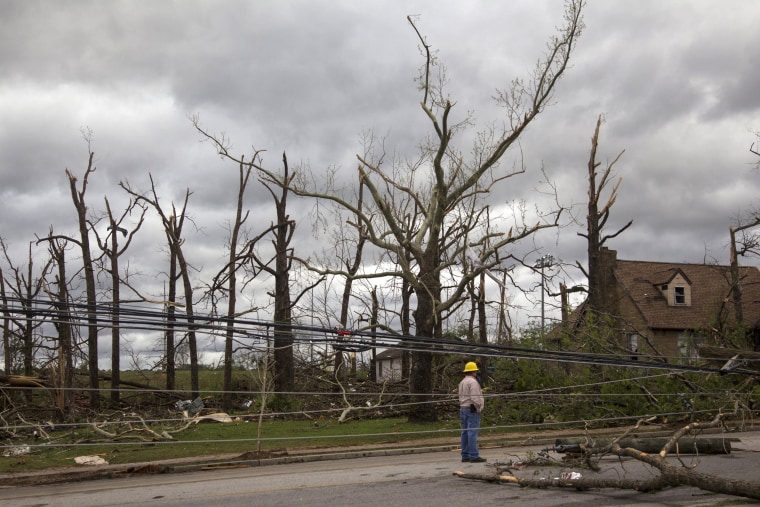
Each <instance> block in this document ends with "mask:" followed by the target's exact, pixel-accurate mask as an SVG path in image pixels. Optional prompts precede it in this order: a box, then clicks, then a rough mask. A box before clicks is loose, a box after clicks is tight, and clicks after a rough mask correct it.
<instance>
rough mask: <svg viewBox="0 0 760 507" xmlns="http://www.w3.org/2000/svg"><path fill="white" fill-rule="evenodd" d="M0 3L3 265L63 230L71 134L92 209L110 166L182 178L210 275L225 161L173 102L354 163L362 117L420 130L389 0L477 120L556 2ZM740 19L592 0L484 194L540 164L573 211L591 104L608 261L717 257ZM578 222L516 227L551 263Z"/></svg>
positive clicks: (556, 19)
mask: <svg viewBox="0 0 760 507" xmlns="http://www.w3.org/2000/svg"><path fill="white" fill-rule="evenodd" d="M0 5H1V6H2V12H3V14H2V16H1V17H0V68H2V73H0V111H2V119H3V121H2V124H0V189H2V199H1V200H0V236H2V237H3V238H4V239H5V240H6V242H7V243H8V244H9V245H10V247H11V252H13V254H14V255H21V257H17V261H16V262H17V263H19V264H22V263H24V262H25V260H24V256H23V252H24V251H25V249H26V248H27V246H28V242H29V241H30V240H33V239H34V235H35V234H38V235H45V234H46V233H47V231H48V229H49V228H50V226H51V225H52V226H53V227H54V228H55V230H56V231H57V232H60V233H68V234H74V233H75V231H76V226H75V214H74V209H73V205H72V202H71V198H70V196H69V194H68V182H67V179H66V177H65V173H64V170H65V169H66V168H68V169H70V170H71V171H72V172H73V173H74V174H76V175H82V174H83V172H84V169H85V167H86V162H87V150H88V146H87V143H86V142H85V141H84V139H83V136H82V131H83V130H89V131H90V132H91V133H92V136H91V145H90V146H91V148H92V150H93V151H94V152H95V162H96V166H97V168H98V169H97V172H96V173H95V174H94V175H93V176H92V177H91V181H90V186H89V187H88V190H87V200H88V203H89V206H90V208H91V210H92V211H93V212H98V211H99V210H102V209H103V208H104V206H103V198H104V196H108V198H109V201H111V205H112V207H113V208H115V209H121V208H120V206H123V205H124V203H125V202H126V196H125V195H124V193H123V192H122V191H120V189H119V188H118V186H117V184H118V182H119V181H123V180H128V181H129V182H130V183H131V184H132V185H133V186H135V187H137V188H142V189H145V188H147V184H148V174H149V173H150V174H152V175H153V176H154V178H155V180H156V181H157V183H158V186H159V191H160V193H161V196H162V198H163V199H165V200H166V202H169V201H171V200H175V201H179V200H180V199H181V196H182V194H183V193H184V191H185V189H187V188H190V190H191V191H192V192H193V196H192V198H191V201H190V206H189V210H190V214H191V215H192V216H193V217H194V219H195V220H196V222H197V224H198V225H199V227H200V228H201V232H200V233H198V234H195V233H193V235H192V237H191V238H188V242H190V241H193V242H195V243H194V244H195V245H198V247H196V248H193V250H192V251H193V255H195V258H194V259H192V261H193V262H194V263H195V264H196V265H201V266H203V267H204V268H206V269H208V270H209V271H216V270H217V269H219V266H221V262H220V261H219V259H221V256H222V255H223V251H222V249H221V246H219V247H218V248H217V245H218V244H219V238H222V240H223V238H224V236H225V235H226V231H225V227H226V223H227V222H228V220H229V219H230V218H231V217H232V216H233V215H232V214H233V211H234V208H233V200H234V198H235V189H236V184H237V173H236V170H237V168H236V167H235V166H234V165H230V163H229V162H225V161H223V160H221V159H220V158H219V157H218V156H216V154H215V152H214V149H213V147H212V146H210V145H209V144H208V143H201V142H200V140H201V139H200V136H199V135H198V133H197V132H196V131H195V130H194V129H193V127H192V124H191V123H190V120H189V117H190V116H191V115H196V114H197V115H199V116H200V120H201V123H202V124H203V126H204V127H205V128H207V129H208V130H209V131H212V132H217V133H221V132H224V133H225V135H226V136H227V137H228V138H229V139H230V140H231V141H232V144H233V146H234V149H233V152H234V153H235V154H248V153H250V152H251V149H252V148H256V149H264V150H267V151H266V154H265V157H264V163H265V165H267V166H268V167H270V168H272V169H278V168H279V167H280V158H281V154H282V152H283V151H286V152H287V154H288V158H289V160H290V162H291V165H292V166H293V167H296V166H307V167H309V168H310V169H311V170H312V171H314V172H315V173H317V174H320V173H321V172H325V171H326V170H327V168H328V167H338V168H350V169H351V170H353V168H355V166H356V154H357V153H360V152H361V143H360V134H361V133H362V132H365V131H368V130H372V131H374V132H376V133H377V134H378V135H381V136H386V137H387V138H386V147H387V148H388V149H390V150H393V151H395V152H397V153H400V154H410V155H412V154H413V150H414V147H415V145H416V144H417V143H418V142H420V141H421V140H422V138H423V137H424V136H426V135H428V134H429V133H430V130H429V128H428V124H427V123H426V121H425V117H424V115H423V113H422V112H421V110H420V108H419V101H420V96H419V94H418V92H417V89H416V86H415V83H414V81H413V80H414V78H415V77H416V75H417V72H418V68H419V66H420V65H421V64H422V63H423V60H422V57H421V56H420V53H419V51H418V41H417V38H416V34H415V33H414V31H413V30H412V28H411V27H410V25H409V23H408V22H407V20H406V16H407V15H410V14H411V15H417V16H419V17H418V18H416V19H417V24H418V27H419V29H420V31H421V32H422V33H423V34H424V35H425V36H426V37H427V40H428V42H429V43H430V44H431V45H432V48H433V49H434V50H436V51H438V57H439V58H440V60H441V61H442V62H443V63H444V64H445V65H446V67H447V70H448V77H449V89H448V94H449V96H450V97H451V99H452V100H453V101H455V102H456V107H455V109H454V114H455V115H458V117H459V118H463V117H464V115H466V114H467V112H472V114H473V116H474V118H475V119H476V120H478V121H479V122H480V125H481V126H486V125H487V124H488V122H491V121H493V120H495V119H498V114H499V113H500V110H498V109H497V108H494V105H493V100H492V97H493V96H494V94H495V90H496V89H497V88H500V89H504V88H507V87H508V85H509V83H510V82H511V80H512V79H514V78H519V77H526V76H527V75H528V73H529V71H530V70H531V68H532V66H533V65H534V63H535V61H536V60H537V59H538V58H539V57H540V56H541V55H542V52H543V50H544V49H545V44H546V41H547V40H548V38H549V37H550V36H551V35H553V34H554V33H555V31H554V27H555V26H558V25H560V24H561V23H562V12H563V3H562V2H561V1H560V0H512V1H503V2H493V1H487V0H482V1H476V0H473V1H467V2H462V1H448V0H429V1H428V0H410V1H404V2H400V1H379V0H362V1H353V0H346V1H338V0H329V1H328V0H310V1H306V0H304V1H291V0H271V1H270V0H256V1H225V0H214V1H211V0H207V1H194V0H182V1H174V2H170V1H151V2H147V1H145V2H138V1H104V0H97V1H79V0H67V1H66V2H58V1H36V0H2V1H0ZM758 21H760V3H758V2H756V1H754V0H722V1H720V2H718V1H706V0H684V1H676V0H668V1H663V0H637V1H635V2H631V1H627V0H604V1H601V0H590V1H589V3H588V6H587V8H586V11H585V23H586V30H585V32H584V34H583V36H582V38H581V39H580V43H579V45H578V46H577V49H576V52H575V54H574V55H573V57H572V59H571V64H572V68H570V69H569V71H568V72H567V74H566V76H565V78H564V79H563V80H562V81H561V84H560V86H559V88H558V89H557V91H556V95H555V97H554V103H553V105H552V106H551V107H549V108H548V109H547V110H546V111H545V112H544V113H543V114H541V115H540V116H539V117H538V119H537V120H536V121H535V122H534V123H533V124H532V125H531V127H530V129H529V130H528V132H527V133H526V135H525V136H524V138H523V140H522V145H521V146H522V153H521V156H522V157H523V159H524V163H525V164H526V168H527V172H526V174H524V175H521V176H519V177H517V178H514V179H513V180H512V181H510V183H509V185H508V186H506V187H504V188H503V189H502V190H501V191H502V192H506V193H505V195H503V196H501V199H502V202H509V201H515V200H526V201H527V202H533V201H535V200H538V199H539V196H538V195H537V194H536V192H535V190H534V189H535V188H537V187H538V186H539V185H540V182H541V181H542V179H543V176H542V174H541V168H542V167H543V168H544V170H545V172H546V174H547V175H548V177H549V179H550V180H551V181H553V182H554V183H556V185H557V189H558V191H559V197H560V200H561V202H562V203H563V204H564V205H574V206H577V208H576V211H577V212H578V213H579V216H580V218H581V220H582V219H583V217H584V214H583V208H582V206H583V205H584V204H585V202H586V184H587V183H586V175H587V173H586V164H587V161H588V153H589V148H590V139H591V136H592V134H593V129H594V125H595V122H596V119H597V116H598V115H599V114H603V115H604V118H605V123H604V125H603V127H602V133H601V140H600V147H599V156H598V159H599V160H600V161H601V162H603V163H606V162H607V161H608V160H610V159H612V158H614V157H615V156H617V154H618V153H619V152H620V151H622V150H625V154H624V155H623V157H622V158H621V160H620V162H619V163H618V164H617V166H616V168H617V171H616V174H617V175H619V176H621V177H622V178H623V183H622V185H621V187H620V190H619V198H618V202H617V203H616V204H615V206H614V208H613V212H612V218H611V224H610V226H609V230H610V231H613V230H615V228H616V227H619V226H620V225H622V224H625V223H626V222H627V221H629V220H634V224H633V226H632V227H631V228H630V229H629V230H627V231H626V232H625V233H624V234H622V235H621V236H620V237H618V238H615V239H614V240H612V241H611V242H610V243H609V245H608V246H610V247H611V248H614V249H616V250H617V251H618V256H619V258H623V259H632V260H634V259H635V260H653V261H674V262H696V263H699V262H703V261H704V260H707V261H709V262H715V261H717V262H719V263H722V264H725V263H727V262H728V253H727V252H728V250H727V243H728V227H729V225H730V224H731V223H732V220H733V219H735V218H736V216H737V215H738V214H740V213H742V211H744V210H747V209H748V208H750V207H752V206H754V205H756V199H757V196H758V195H759V194H758V189H759V188H760V174H758V172H757V171H755V170H753V167H754V166H753V164H754V162H755V160H756V158H755V157H754V156H753V155H752V154H751V153H750V152H749V147H750V145H751V144H752V143H753V142H754V141H755V136H754V134H753V132H754V131H756V130H760V117H759V116H758V109H759V108H760V93H758V84H760V30H758V29H757V28H758ZM511 156H513V157H514V156H515V155H511ZM249 202H250V203H251V207H252V208H254V209H256V208H257V207H258V206H261V210H262V211H261V212H260V214H257V215H256V216H257V217H259V218H260V220H261V223H262V225H266V224H268V223H269V222H270V221H271V220H272V215H271V204H270V203H271V200H270V198H268V197H267V195H266V194H264V193H262V192H260V191H259V190H257V191H256V192H254V193H252V194H251V196H250V197H249ZM310 210H311V203H305V202H298V201H292V207H291V210H290V211H291V217H292V218H295V219H296V220H297V221H298V222H299V233H300V235H301V236H300V237H301V238H303V239H302V240H301V241H303V243H301V245H302V248H304V249H305V248H308V245H310V244H314V243H315V242H314V241H313V240H311V241H309V238H310V236H309V234H310V232H311V228H310V226H309V225H308V213H309V211H310ZM582 230H583V223H582V222H581V223H580V224H577V225H571V226H569V227H567V228H566V229H563V231H562V232H561V233H560V234H557V233H556V232H549V233H546V234H542V235H540V236H539V237H537V238H536V243H537V246H539V247H541V248H542V249H544V250H543V251H544V252H547V253H552V254H554V255H555V257H557V258H559V259H561V260H563V261H564V262H568V263H572V262H574V261H575V260H581V261H582V262H585V243H584V241H583V239H582V238H580V237H578V236H577V232H580V231H582ZM157 232H160V228H159V227H158V226H155V225H148V226H146V231H145V234H143V236H142V240H141V241H139V242H138V243H137V244H136V245H135V247H134V249H133V251H131V252H130V258H132V262H134V263H135V264H140V263H147V259H153V258H155V259H157V262H159V261H160V262H164V257H163V256H164V254H163V253H162V252H161V250H160V248H159V246H158V244H157V240H155V238H157V237H159V236H156V233H157ZM151 238H153V239H151ZM213 239H216V245H214V242H213V241H212V240H213ZM204 240H208V241H209V242H210V243H211V245H212V246H211V247H210V248H209V249H208V250H206V249H204V248H201V247H200V246H201V245H202V244H203V242H204ZM158 241H160V240H158ZM745 262H746V263H747V264H755V263H756V260H754V259H749V260H746V261H745ZM567 276H568V277H575V278H576V280H577V279H578V273H577V272H576V273H574V274H572V273H570V274H568V275H567Z"/></svg>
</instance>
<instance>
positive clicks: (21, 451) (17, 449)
mask: <svg viewBox="0 0 760 507" xmlns="http://www.w3.org/2000/svg"><path fill="white" fill-rule="evenodd" d="M30 452H31V448H30V447H29V446H28V445H13V446H11V447H8V448H6V449H5V450H4V451H3V456H5V457H6V458H10V457H13V456H26V455H27V454H29V453H30Z"/></svg>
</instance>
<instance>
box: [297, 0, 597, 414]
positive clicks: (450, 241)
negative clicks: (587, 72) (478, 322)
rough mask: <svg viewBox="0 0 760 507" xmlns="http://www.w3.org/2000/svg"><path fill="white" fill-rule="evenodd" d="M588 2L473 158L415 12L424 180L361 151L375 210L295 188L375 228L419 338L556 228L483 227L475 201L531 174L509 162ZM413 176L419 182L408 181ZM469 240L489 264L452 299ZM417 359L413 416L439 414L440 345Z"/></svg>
mask: <svg viewBox="0 0 760 507" xmlns="http://www.w3.org/2000/svg"><path fill="white" fill-rule="evenodd" d="M582 7H583V2H582V1H581V0H575V1H570V2H568V3H567V4H566V8H565V25H564V26H563V27H561V28H560V29H559V34H558V35H557V36H555V37H553V38H552V39H551V41H550V42H549V47H548V51H547V52H546V54H545V57H544V58H542V59H541V60H540V61H539V62H538V64H537V66H536V69H535V71H534V73H533V75H532V76H531V78H530V79H529V80H527V81H521V80H515V81H513V83H512V85H511V86H510V87H509V88H508V89H506V90H497V95H496V101H497V104H498V105H499V106H501V107H503V108H504V109H505V111H506V118H505V123H504V128H503V130H500V131H496V130H491V131H488V132H485V133H482V134H481V135H479V136H477V139H478V141H477V142H476V145H475V148H474V149H473V150H472V153H473V155H471V156H470V157H469V158H468V156H467V155H466V154H465V152H464V151H462V150H460V149H458V148H457V146H456V144H455V143H454V139H455V137H457V135H458V134H460V133H461V132H462V131H463V130H466V128H467V127H469V126H470V124H471V121H470V119H469V118H465V119H464V120H462V121H461V122H459V123H454V122H453V118H452V111H453V109H454V105H455V104H454V103H453V102H451V101H450V100H449V99H448V98H447V97H446V96H444V93H443V85H444V81H445V79H443V78H445V76H444V75H442V74H438V76H440V77H441V78H442V79H440V80H436V79H435V77H436V74H434V72H433V71H434V70H436V69H437V60H436V59H435V58H434V57H433V55H432V53H431V50H430V45H429V44H428V43H427V42H426V40H425V39H424V37H423V36H422V35H421V34H420V32H419V31H418V30H417V27H416V25H415V24H414V21H413V20H412V18H411V17H410V18H409V22H410V24H411V25H412V28H413V29H414V30H415V32H416V33H417V35H418V37H419V40H420V43H421V45H422V51H423V55H424V58H425V62H424V65H423V67H422V71H421V76H420V80H419V87H420V91H421V94H422V100H421V102H420V106H421V108H422V112H423V114H424V115H425V117H426V118H427V119H428V121H429V123H430V127H431V128H432V131H433V139H431V141H430V144H428V145H425V146H423V150H422V156H421V158H420V160H419V162H418V163H415V164H414V165H413V166H411V167H409V168H407V171H408V172H409V173H416V176H414V177H412V176H410V177H409V180H404V182H399V181H398V180H394V179H393V178H392V177H391V176H390V175H389V173H388V172H386V170H385V168H384V167H383V166H382V159H381V160H371V159H369V158H368V157H363V156H358V159H359V162H360V164H361V165H360V172H361V178H362V180H361V181H362V182H363V183H364V185H365V188H366V191H367V194H368V198H369V200H370V202H371V206H367V207H366V208H365V209H359V208H358V207H357V206H356V204H355V203H351V202H349V201H348V200H346V199H344V198H342V197H341V196H339V195H335V194H330V193H323V192H318V191H315V190H313V189H307V188H304V187H296V186H293V187H291V188H292V190H293V192H294V193H296V194H297V195H301V196H309V197H314V198H317V199H326V200H330V201H333V202H335V203H337V204H338V205H340V206H343V207H344V208H346V209H347V210H349V211H350V212H351V213H352V214H354V215H355V216H356V217H358V219H359V220H360V223H361V224H362V226H363V227H365V228H366V231H367V239H368V241H369V242H370V243H371V244H373V245H374V246H375V247H377V248H379V249H381V250H383V251H385V252H388V253H389V254H390V255H391V256H392V257H393V258H394V259H395V260H396V261H397V262H398V263H399V264H398V269H396V270H389V271H383V272H377V273H372V275H371V276H373V277H400V278H403V279H404V280H406V281H407V282H408V283H409V287H410V289H411V290H412V291H413V292H414V295H415V296H416V309H415V311H414V313H413V319H414V323H415V334H416V335H417V336H420V337H436V336H439V334H440V332H441V322H442V320H441V318H442V316H443V315H444V314H445V313H446V312H447V311H449V310H450V309H451V308H452V307H454V306H455V305H458V304H460V300H461V296H462V294H463V293H464V292H465V291H466V288H467V285H468V284H469V282H470V280H472V279H475V278H477V277H479V276H480V273H481V272H482V271H483V270H485V269H490V268H492V267H494V266H495V264H496V261H495V260H494V259H495V257H496V253H497V252H499V251H500V250H503V249H505V248H506V247H507V246H508V245H512V244H514V243H515V242H517V241H519V240H521V239H524V238H527V237H529V236H531V235H533V234H535V233H536V232H538V231H539V230H541V229H544V228H547V227H554V226H556V224H557V221H558V219H559V211H558V212H556V213H551V214H549V215H548V216H545V217H543V218H540V219H539V220H538V221H537V223H534V224H532V225H526V224H525V222H524V221H519V220H518V223H517V224H515V225H514V226H513V227H512V229H511V230H510V231H508V232H507V231H493V232H490V233H489V232H483V231H485V227H484V225H485V214H484V213H483V212H482V211H477V212H476V213H471V210H472V209H475V208H474V207H473V206H472V205H471V204H470V203H472V200H478V199H483V198H485V196H486V195H487V194H488V193H490V192H491V190H492V189H493V188H494V187H495V186H496V185H498V184H499V183H503V182H504V181H505V180H507V179H509V178H511V177H512V176H516V175H518V174H521V173H523V172H524V171H525V170H524V168H522V167H520V168H518V169H517V170H513V171H504V170H503V168H501V166H500V162H501V161H502V158H503V157H504V156H505V154H506V153H507V151H508V150H509V149H510V148H511V147H513V146H514V145H515V144H516V143H517V142H518V139H519V138H520V136H521V135H522V134H523V132H524V131H525V129H526V128H527V127H528V125H530V124H531V123H532V122H533V120H534V119H535V118H536V117H537V116H538V115H539V114H540V113H541V112H542V111H543V109H544V108H545V107H546V106H547V105H548V104H549V103H550V102H551V98H552V97H553V94H554V91H555V88H556V85H557V83H558V81H559V79H560V78H561V76H562V75H563V74H564V72H565V70H566V68H567V65H568V62H569V59H570V55H571V53H572V52H573V50H574V48H575V44H576V41H577V39H578V37H579V36H580V33H581V31H582V28H583V22H582V18H581V11H582ZM406 181H410V184H408V185H407V184H406V183H405V182H406ZM401 195H403V196H405V199H406V201H407V202H409V203H412V204H413V205H414V208H415V216H416V217H417V218H418V220H415V221H414V222H413V223H409V222H408V221H405V216H406V214H405V213H400V212H399V210H398V208H397V207H396V203H397V202H398V199H397V196H401ZM481 209H482V208H481ZM523 218H525V217H523ZM478 231H479V232H480V234H478ZM468 242H471V244H472V245H475V246H478V247H482V249H481V258H480V259H479V267H478V268H476V269H472V270H469V271H465V272H462V274H461V277H460V279H459V280H457V281H453V282H452V284H451V285H450V286H449V287H448V288H447V290H446V294H445V296H446V297H445V298H444V297H443V296H444V291H443V285H442V280H441V276H442V273H443V272H445V271H446V269H447V266H452V265H454V264H458V263H460V262H461V259H462V258H463V257H464V252H465V249H466V248H467V247H468ZM486 245H487V246H486ZM410 261H411V262H410ZM345 274H346V275H347V273H345ZM412 363H413V364H412V374H411V378H410V390H411V392H412V394H414V395H416V396H415V401H418V402H420V403H416V404H414V405H413V408H412V409H411V411H410V414H409V417H410V420H412V421H414V420H421V421H430V420H435V419H436V418H437V415H436V411H435V408H434V406H433V405H432V404H430V403H427V402H428V401H429V398H428V396H427V395H428V394H429V393H430V392H431V391H432V381H431V366H432V349H430V350H419V351H416V352H413V354H412Z"/></svg>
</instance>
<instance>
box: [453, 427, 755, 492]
mask: <svg viewBox="0 0 760 507" xmlns="http://www.w3.org/2000/svg"><path fill="white" fill-rule="evenodd" d="M723 418H724V414H722V413H719V414H718V415H717V416H716V417H715V418H714V419H713V420H712V421H710V422H707V423H700V422H692V423H690V424H687V425H686V426H684V427H682V428H681V429H679V430H678V431H676V432H675V433H673V434H672V435H671V436H670V438H669V439H668V440H667V441H666V442H665V445H664V446H663V447H662V449H660V451H659V452H656V453H647V452H644V451H641V450H639V449H636V448H633V447H621V445H620V441H621V440H622V439H623V438H624V437H626V436H627V435H629V434H630V433H631V431H633V430H635V429H637V428H639V427H640V426H641V424H643V423H645V422H646V421H645V420H641V421H639V423H638V424H636V426H634V427H633V428H631V429H629V430H628V431H627V432H626V433H625V434H624V435H622V436H621V437H619V438H617V439H614V440H613V441H612V442H611V443H610V444H609V445H607V446H606V447H605V448H604V449H600V448H599V447H590V448H584V446H583V445H581V451H582V454H584V455H585V458H586V459H588V458H589V457H590V456H591V455H592V454H595V455H603V454H612V455H615V456H619V457H621V458H622V457H627V458H633V459H635V460H638V461H640V462H643V463H645V464H647V465H649V466H651V467H652V468H654V469H655V470H657V471H658V472H659V475H656V476H654V477H652V478H647V479H635V478H626V477H618V478H601V477H599V478H596V477H592V478H586V477H580V478H574V477H576V476H574V475H573V474H562V476H561V477H553V478H535V477H531V478H523V477H517V476H515V475H513V474H512V472H511V471H510V467H509V466H500V465H497V466H496V467H495V472H491V473H465V472H461V471H457V472H454V475H456V476H458V477H462V478H464V479H472V480H482V481H487V482H498V483H505V484H516V485H518V486H522V487H532V488H549V487H557V488H573V489H577V490H584V489H592V488H595V489H598V488H617V489H630V490H636V491H642V492H654V491H661V490H663V489H666V488H670V487H677V486H692V487H696V488H699V489H701V490H704V491H710V492H713V493H721V494H726V495H735V496H742V497H746V498H752V499H757V500H760V482H757V481H745V480H739V479H731V478H727V477H720V476H716V475H713V474H707V473H702V472H700V471H698V470H696V469H695V468H693V467H687V466H685V465H684V464H683V462H681V460H680V459H678V463H679V464H677V465H676V464H673V463H671V462H669V461H668V460H667V458H668V457H669V454H670V452H671V451H672V450H673V448H674V447H676V446H677V444H678V442H679V440H680V439H682V438H683V437H685V436H687V435H695V434H697V433H699V432H701V431H702V430H706V429H710V428H717V427H723V426H724V423H723ZM675 456H678V453H677V452H676V453H675ZM591 468H592V469H593V468H594V467H593V465H592V466H591Z"/></svg>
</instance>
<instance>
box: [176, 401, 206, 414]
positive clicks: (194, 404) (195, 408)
mask: <svg viewBox="0 0 760 507" xmlns="http://www.w3.org/2000/svg"><path fill="white" fill-rule="evenodd" d="M174 406H175V407H177V410H180V411H182V413H183V414H184V416H185V417H190V416H191V415H195V414H197V413H198V412H200V411H201V410H203V407H204V406H205V405H204V404H203V400H202V399H201V398H200V397H198V398H195V399H194V400H192V401H191V400H180V401H178V402H177V403H175V404H174Z"/></svg>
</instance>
